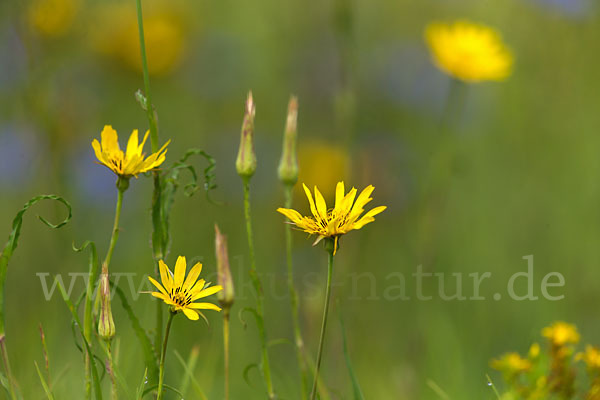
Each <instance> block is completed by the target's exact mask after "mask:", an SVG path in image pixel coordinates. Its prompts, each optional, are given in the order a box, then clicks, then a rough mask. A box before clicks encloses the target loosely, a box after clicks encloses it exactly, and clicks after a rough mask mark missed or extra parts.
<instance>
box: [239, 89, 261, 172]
mask: <svg viewBox="0 0 600 400" xmlns="http://www.w3.org/2000/svg"><path fill="white" fill-rule="evenodd" d="M255 111H256V110H255V108H254V101H253V100H252V92H248V99H247V100H246V111H245V113H244V122H243V123H242V135H241V139H240V149H239V151H238V156H237V160H236V162H235V168H236V169H237V173H238V175H239V176H241V177H242V178H246V179H248V178H250V177H252V175H254V172H255V171H256V153H254V113H255Z"/></svg>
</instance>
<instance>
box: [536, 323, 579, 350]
mask: <svg viewBox="0 0 600 400" xmlns="http://www.w3.org/2000/svg"><path fill="white" fill-rule="evenodd" d="M542 336H544V337H545V338H547V339H548V340H550V342H551V343H552V344H553V345H554V346H564V345H566V344H570V343H573V344H575V343H578V342H579V333H578V332H577V327H576V326H575V325H571V324H567V323H566V322H562V321H558V322H555V323H553V324H552V325H550V326H547V327H545V328H544V329H542Z"/></svg>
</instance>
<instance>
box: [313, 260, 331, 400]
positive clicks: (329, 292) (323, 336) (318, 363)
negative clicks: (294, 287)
mask: <svg viewBox="0 0 600 400" xmlns="http://www.w3.org/2000/svg"><path fill="white" fill-rule="evenodd" d="M332 275H333V251H329V259H328V262H327V291H326V293H325V307H324V309H323V323H322V324H321V337H320V339H319V352H318V353H317V365H316V367H315V380H314V383H313V388H312V393H311V395H310V400H314V399H315V396H316V395H317V383H318V381H319V369H320V367H321V358H322V356H323V342H324V341H325V340H324V339H325V328H326V327H327V316H328V315H329V299H330V298H331V277H332Z"/></svg>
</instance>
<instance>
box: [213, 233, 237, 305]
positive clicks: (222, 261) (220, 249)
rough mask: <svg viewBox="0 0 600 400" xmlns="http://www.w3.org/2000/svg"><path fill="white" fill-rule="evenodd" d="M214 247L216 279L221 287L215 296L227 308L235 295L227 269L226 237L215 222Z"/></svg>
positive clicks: (229, 272) (229, 271)
mask: <svg viewBox="0 0 600 400" xmlns="http://www.w3.org/2000/svg"><path fill="white" fill-rule="evenodd" d="M215 234H216V237H215V248H216V253H217V281H218V283H219V285H221V286H222V287H223V290H221V291H220V292H219V293H217V298H218V299H219V303H221V305H222V306H223V308H229V307H231V305H232V304H233V300H234V297H235V294H234V291H233V279H232V278H231V270H230V269H229V255H228V254H227V253H228V251H227V237H226V236H225V235H223V234H221V231H220V230H219V227H218V226H217V225H216V224H215Z"/></svg>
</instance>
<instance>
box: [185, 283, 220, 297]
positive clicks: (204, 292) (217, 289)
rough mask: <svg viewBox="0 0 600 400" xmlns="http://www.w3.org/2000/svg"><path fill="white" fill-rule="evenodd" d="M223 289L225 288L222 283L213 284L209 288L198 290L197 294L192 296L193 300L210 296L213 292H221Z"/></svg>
mask: <svg viewBox="0 0 600 400" xmlns="http://www.w3.org/2000/svg"><path fill="white" fill-rule="evenodd" d="M221 290H223V287H222V286H221V285H217V286H211V287H209V288H206V289H203V290H201V291H199V292H197V293H196V294H194V295H193V296H192V300H191V301H194V300H198V299H201V298H202V297H208V296H210V295H211V294H215V293H217V292H220V291H221Z"/></svg>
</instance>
